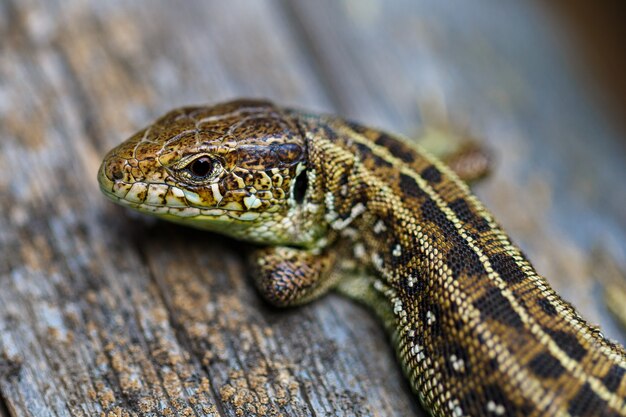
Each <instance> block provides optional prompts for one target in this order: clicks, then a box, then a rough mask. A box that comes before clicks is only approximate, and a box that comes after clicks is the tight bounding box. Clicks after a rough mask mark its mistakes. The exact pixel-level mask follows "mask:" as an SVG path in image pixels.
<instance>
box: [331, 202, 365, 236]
mask: <svg viewBox="0 0 626 417" xmlns="http://www.w3.org/2000/svg"><path fill="white" fill-rule="evenodd" d="M364 212H365V206H364V205H363V204H362V203H358V204H355V205H354V206H353V207H352V209H351V210H350V216H348V218H347V219H345V220H342V219H337V220H335V221H333V222H332V223H331V227H332V228H333V229H335V230H341V229H344V228H346V227H347V226H348V225H349V224H350V223H352V221H353V220H354V219H356V218H357V217H358V216H360V215H361V214H363V213H364Z"/></svg>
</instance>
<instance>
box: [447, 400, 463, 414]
mask: <svg viewBox="0 0 626 417" xmlns="http://www.w3.org/2000/svg"><path fill="white" fill-rule="evenodd" d="M448 408H449V409H450V411H452V416H454V417H461V416H463V409H461V406H460V405H459V400H450V401H448Z"/></svg>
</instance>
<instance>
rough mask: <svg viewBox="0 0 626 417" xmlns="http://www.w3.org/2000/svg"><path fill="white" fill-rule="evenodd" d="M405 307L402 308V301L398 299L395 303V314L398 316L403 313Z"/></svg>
mask: <svg viewBox="0 0 626 417" xmlns="http://www.w3.org/2000/svg"><path fill="white" fill-rule="evenodd" d="M402 309H403V307H402V300H400V299H399V298H396V299H395V300H394V301H393V312H394V314H398V313H400V312H401V311H402Z"/></svg>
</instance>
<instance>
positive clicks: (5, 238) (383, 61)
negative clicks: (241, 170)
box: [0, 0, 626, 417]
mask: <svg viewBox="0 0 626 417" xmlns="http://www.w3.org/2000/svg"><path fill="white" fill-rule="evenodd" d="M625 17H626V16H625V14H624V10H623V8H622V7H619V4H618V2H603V3H602V4H598V3H597V2H596V3H591V2H584V1H578V0H575V1H574V0H573V1H569V2H549V3H548V2H543V3H540V2H533V1H503V2H491V1H487V0H475V1H473V2H471V3H470V2H453V1H441V0H419V1H416V0H398V1H394V2H385V1H383V0H339V1H331V0H321V1H316V2H310V1H305V0H294V1H286V0H285V1H277V0H276V1H272V0H265V1H245V0H231V1H228V2H226V1H221V2H218V1H213V2H207V1H200V0H197V1H186V2H170V1H166V0H161V1H145V0H135V1H130V2H129V1H121V0H111V1H107V2H98V1H86V0H66V1H63V2H59V1H52V0H51V1H44V0H39V1H36V0H24V1H22V0H20V1H17V0H0V167H1V168H2V174H1V175H0V213H2V215H0V416H2V417H5V416H8V415H95V414H99V415H165V414H167V415H190V414H195V415H220V416H221V415H227V416H231V415H232V416H239V415H259V416H260V415H297V416H300V415H302V416H304V415H311V414H314V413H317V414H318V415H321V414H324V415H385V416H393V415H397V416H406V415H424V414H423V411H422V410H421V409H420V408H419V407H418V406H417V405H416V404H415V397H414V396H413V394H412V393H411V392H410V389H409V388H408V385H407V384H406V382H405V381H404V378H403V377H402V375H401V372H400V369H399V366H398V364H397V363H396V361H395V358H394V354H393V350H392V349H391V347H390V346H389V343H388V342H387V338H386V335H385V334H384V332H383V331H382V329H381V328H380V326H379V324H378V322H377V321H376V319H375V318H374V317H373V316H372V315H371V314H369V312H368V311H366V310H364V309H362V308H361V307H360V306H358V305H356V304H354V303H352V302H351V301H349V300H345V299H343V298H341V297H338V296H335V295H331V296H329V297H325V298H324V299H322V300H319V301H318V302H316V303H314V304H312V305H309V306H306V307H302V308H299V309H293V310H287V311H279V310H274V309H271V308H269V307H268V306H267V305H265V303H264V302H263V301H262V300H260V299H259V297H258V295H257V294H256V293H255V291H254V290H253V289H252V286H251V285H250V282H249V281H248V280H247V276H246V269H245V266H244V264H243V259H242V257H241V252H242V247H241V245H240V244H239V243H237V242H234V241H231V240H227V239H224V238H221V237H217V236H215V235H210V234H207V233H201V232H197V231H193V230H187V229H184V228H182V227H177V226H173V225H167V224H164V223H161V222H155V221H151V220H149V219H145V218H144V217H141V216H136V215H133V214H131V213H129V212H127V211H125V210H123V209H122V208H119V207H115V206H114V205H113V204H112V203H109V202H107V201H106V200H105V199H104V198H103V196H102V195H101V194H100V192H99V190H98V186H97V183H96V171H97V168H98V166H99V164H100V161H101V158H102V157H103V155H104V154H105V152H106V151H107V150H108V149H110V148H111V147H113V146H115V145H116V144H118V143H119V142H121V141H122V140H124V139H125V138H126V137H128V136H129V135H131V134H132V133H133V132H135V131H137V130H138V129H140V128H141V127H143V126H145V125H147V124H149V123H151V122H152V120H153V119H154V118H155V117H157V116H159V115H160V114H162V113H164V112H166V111H168V110H170V109H172V108H173V107H176V106H181V105H188V104H197V103H214V102H218V101H223V100H227V99H231V98H235V97H265V98H269V99H271V100H274V101H276V102H279V103H282V104H284V105H289V106H296V107H300V108H305V109H310V110H314V111H324V112H332V113H339V114H341V115H344V116H346V117H349V118H352V119H355V120H359V121H361V122H363V123H365V124H369V125H373V126H378V127H381V128H384V129H386V130H389V131H392V132H395V133H400V134H404V135H406V136H408V137H411V138H417V137H418V136H419V132H420V131H421V130H422V129H423V128H424V127H425V126H427V125H429V124H432V125H436V126H440V127H446V128H447V129H450V130H452V131H454V132H457V133H458V134H461V135H469V136H472V137H474V138H476V139H477V140H478V141H480V142H481V143H483V144H485V145H486V146H487V147H488V148H489V149H490V150H491V152H492V153H493V155H494V162H495V166H494V171H493V174H492V176H491V177H490V178H488V179H487V180H485V181H483V182H482V183H481V184H479V185H478V186H477V187H476V192H477V194H478V195H479V197H480V198H481V199H482V200H483V201H484V202H485V203H486V205H487V206H488V207H489V208H490V209H491V210H492V211H493V212H494V214H495V217H496V218H497V219H498V220H499V221H500V222H501V223H502V224H503V226H504V227H505V229H506V230H507V231H508V232H509V233H510V234H511V236H512V237H513V240H514V241H515V242H517V243H518V244H519V245H520V246H521V247H522V248H523V250H524V251H525V252H526V253H527V255H528V256H529V258H530V259H531V261H532V262H533V263H534V264H535V266H536V267H537V269H538V271H539V272H540V273H541V274H544V275H545V276H547V277H548V280H549V281H550V282H551V284H552V285H553V286H554V287H555V288H556V289H557V291H558V292H559V293H561V294H562V295H563V296H564V298H566V299H567V300H569V301H571V302H572V303H573V304H574V305H575V306H576V307H577V308H578V309H579V310H580V311H581V312H582V314H583V316H585V317H586V318H588V319H589V320H590V321H591V322H593V323H598V324H600V325H601V327H602V329H603V331H604V332H605V333H606V334H607V335H608V336H610V337H611V338H613V339H616V340H618V341H621V342H622V343H623V342H624V341H626V337H625V336H624V334H625V333H624V330H623V329H622V328H621V327H620V325H619V323H618V321H616V320H615V319H614V318H613V317H612V316H611V315H610V314H609V310H608V308H607V306H606V303H605V297H604V294H605V289H607V288H608V289H610V290H609V293H610V294H611V295H616V294H617V295H619V293H620V291H622V290H621V289H622V288H623V287H624V285H626V284H625V279H624V275H623V271H624V269H626V209H625V207H626V187H625V186H624V180H625V179H626V163H625V159H626V152H625V147H626V140H624V137H625V134H624V132H625V131H626V130H625V129H626V123H625V122H624V121H625V120H626V79H625V78H624V76H623V74H625V73H626V56H625V53H626V50H625V49H624V40H625V39H626V36H625V33H624V31H625V29H624V28H625V27H626V26H624V24H623V23H624V22H625V21H626V20H625ZM624 297H626V296H624ZM611 299H613V305H614V306H615V305H617V306H618V307H619V306H623V305H624V302H623V300H624V298H619V297H612V298H611ZM620 300H621V301H620ZM620 303H621V304H620Z"/></svg>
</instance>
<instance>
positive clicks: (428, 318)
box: [426, 310, 435, 326]
mask: <svg viewBox="0 0 626 417" xmlns="http://www.w3.org/2000/svg"><path fill="white" fill-rule="evenodd" d="M434 322H435V315H434V314H433V312H432V311H430V310H428V311H427V312H426V323H427V324H428V325H429V326H430V325H432V324H433V323H434Z"/></svg>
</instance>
